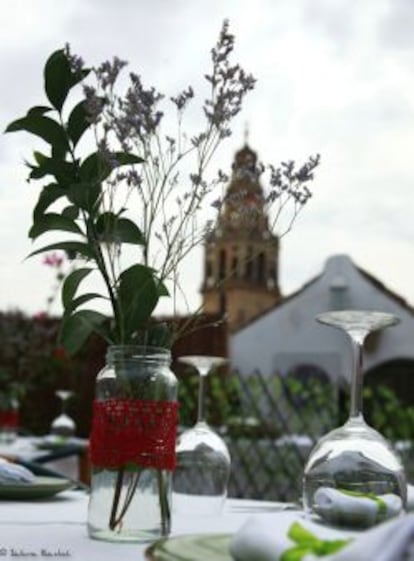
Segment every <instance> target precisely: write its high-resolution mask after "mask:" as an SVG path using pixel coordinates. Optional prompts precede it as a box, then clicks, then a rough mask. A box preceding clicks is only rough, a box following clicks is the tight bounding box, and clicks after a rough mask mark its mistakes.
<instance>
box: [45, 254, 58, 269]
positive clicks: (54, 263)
mask: <svg viewBox="0 0 414 561" xmlns="http://www.w3.org/2000/svg"><path fill="white" fill-rule="evenodd" d="M62 263H63V257H61V256H60V255H59V254H57V253H49V255H46V257H45V258H44V259H43V264H44V265H48V266H49V267H57V268H58V267H60V266H61V265H62Z"/></svg>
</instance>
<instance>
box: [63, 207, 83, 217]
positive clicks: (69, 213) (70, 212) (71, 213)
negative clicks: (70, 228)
mask: <svg viewBox="0 0 414 561" xmlns="http://www.w3.org/2000/svg"><path fill="white" fill-rule="evenodd" d="M61 214H62V216H66V217H67V218H70V219H71V220H76V219H77V218H78V217H79V208H78V207H77V206H76V205H69V206H66V207H65V208H64V209H63V210H62V213H61Z"/></svg>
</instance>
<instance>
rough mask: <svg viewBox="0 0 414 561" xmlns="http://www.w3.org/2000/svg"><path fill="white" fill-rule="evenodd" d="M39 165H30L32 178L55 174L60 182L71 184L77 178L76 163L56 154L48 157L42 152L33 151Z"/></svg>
mask: <svg viewBox="0 0 414 561" xmlns="http://www.w3.org/2000/svg"><path fill="white" fill-rule="evenodd" d="M33 154H34V157H35V160H36V162H37V163H38V166H33V165H30V164H28V165H29V167H30V168H31V169H32V171H31V173H30V175H29V177H30V179H40V178H42V177H44V176H45V175H54V176H55V178H56V180H57V181H58V182H59V183H63V184H69V183H71V182H72V181H74V180H75V178H76V171H77V170H76V165H75V164H73V163H71V162H67V161H65V160H63V159H61V158H60V156H55V157H53V158H48V157H47V156H45V155H44V154H42V153H41V152H33Z"/></svg>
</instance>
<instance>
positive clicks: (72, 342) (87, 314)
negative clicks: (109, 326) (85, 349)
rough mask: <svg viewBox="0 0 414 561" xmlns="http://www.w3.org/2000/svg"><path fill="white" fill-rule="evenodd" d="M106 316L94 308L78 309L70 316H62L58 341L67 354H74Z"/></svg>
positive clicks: (97, 329)
mask: <svg viewBox="0 0 414 561" xmlns="http://www.w3.org/2000/svg"><path fill="white" fill-rule="evenodd" d="M106 319H107V318H106V317H105V316H104V315H103V314H100V313H99V312H95V311H94V310H79V311H78V312H75V313H74V314H71V315H70V316H67V317H65V316H64V317H63V321H62V327H61V331H60V336H59V341H60V343H61V344H62V345H63V346H64V347H65V349H66V350H67V351H68V353H69V354H71V355H73V354H75V353H76V352H77V351H78V350H79V349H80V348H81V347H82V345H83V344H84V343H85V341H86V340H87V339H88V337H89V336H90V335H91V333H93V332H99V327H100V326H101V325H102V323H103V322H104V321H105V320H106Z"/></svg>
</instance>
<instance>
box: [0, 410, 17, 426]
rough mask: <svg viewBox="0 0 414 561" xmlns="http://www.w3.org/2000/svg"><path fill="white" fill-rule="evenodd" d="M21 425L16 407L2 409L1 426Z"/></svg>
mask: <svg viewBox="0 0 414 561" xmlns="http://www.w3.org/2000/svg"><path fill="white" fill-rule="evenodd" d="M18 426H19V412H18V411H15V410H14V409H10V410H9V411H0V427H10V428H16V427H18Z"/></svg>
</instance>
